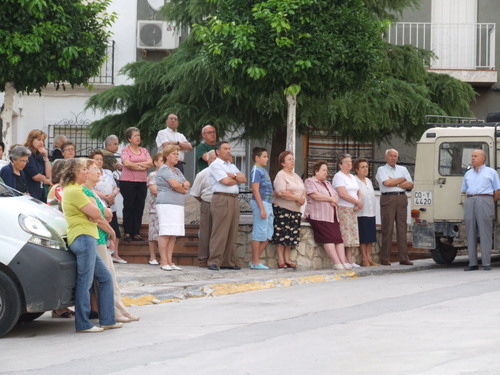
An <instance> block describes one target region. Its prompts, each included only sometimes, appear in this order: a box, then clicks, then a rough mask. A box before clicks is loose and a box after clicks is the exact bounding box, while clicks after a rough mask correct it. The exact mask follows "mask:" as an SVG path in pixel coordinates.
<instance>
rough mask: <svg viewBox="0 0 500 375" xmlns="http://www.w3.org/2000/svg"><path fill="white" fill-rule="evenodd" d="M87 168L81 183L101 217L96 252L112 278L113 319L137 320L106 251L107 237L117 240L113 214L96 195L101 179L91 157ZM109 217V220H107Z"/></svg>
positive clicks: (118, 320) (122, 320)
mask: <svg viewBox="0 0 500 375" xmlns="http://www.w3.org/2000/svg"><path fill="white" fill-rule="evenodd" d="M87 168H88V170H89V174H88V178H87V181H85V183H84V184H83V191H84V192H85V195H87V196H88V197H89V198H91V201H92V202H93V203H95V204H96V205H97V207H99V210H100V212H101V215H102V217H101V218H100V219H99V220H98V221H97V226H98V232H99V239H98V240H97V253H98V254H99V256H100V257H101V259H102V260H103V262H104V264H106V266H107V267H108V269H109V271H110V272H111V277H112V279H113V290H114V303H115V319H116V321H117V322H121V323H130V322H132V321H137V320H139V318H138V317H136V316H134V315H132V314H131V313H130V312H129V311H128V310H127V308H126V307H125V305H124V304H123V301H122V295H121V292H120V288H119V286H118V282H117V281H116V274H115V266H114V264H113V260H112V259H111V255H110V254H109V253H108V247H107V243H108V238H109V240H110V241H111V242H112V243H114V242H116V241H117V239H116V235H115V231H114V229H113V228H112V227H111V225H110V224H109V223H108V221H109V220H111V217H112V216H113V213H112V212H111V210H110V209H109V208H107V207H105V206H104V205H103V203H102V201H101V200H100V199H99V198H98V197H97V195H96V191H95V190H94V189H95V186H96V184H97V183H98V182H99V181H100V180H101V169H100V168H99V167H98V166H97V163H96V162H95V160H93V159H87ZM108 219H109V220H108Z"/></svg>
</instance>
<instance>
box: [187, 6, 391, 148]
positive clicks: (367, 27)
mask: <svg viewBox="0 0 500 375" xmlns="http://www.w3.org/2000/svg"><path fill="white" fill-rule="evenodd" d="M218 5H219V6H218V7H217V9H216V11H215V13H214V14H213V15H212V16H211V17H210V19H209V23H208V25H207V26H203V25H195V27H194V32H195V33H196V35H197V36H198V38H199V39H200V40H201V41H202V42H203V47H202V52H204V53H205V55H206V57H207V61H208V64H210V65H212V67H213V69H214V71H216V72H218V73H219V76H218V78H219V80H220V81H221V83H222V84H223V85H224V86H225V87H224V89H225V91H227V92H228V93H230V94H231V95H237V96H246V97H248V96H250V95H251V91H259V92H266V93H273V92H276V91H282V92H284V94H285V95H286V100H287V102H288V118H287V143H286V148H287V149H289V150H291V151H292V152H295V136H296V135H295V117H296V103H297V95H298V94H299V92H301V91H302V92H303V93H306V94H308V95H309V96H310V97H311V98H316V99H318V100H321V98H324V97H327V96H329V95H331V93H332V92H335V93H336V94H337V95H338V94H340V93H342V92H344V91H345V90H349V89H350V88H352V87H355V86H359V85H360V84H361V83H363V82H364V81H366V80H369V79H371V78H373V77H374V75H373V72H376V71H377V70H378V67H377V64H378V60H379V56H380V55H381V52H382V38H381V36H380V34H381V33H382V28H381V24H380V22H376V21H375V20H374V19H373V17H372V16H371V15H370V14H369V13H368V12H367V10H366V8H365V6H364V3H363V1H362V0H337V1H334V0H324V1H318V0H292V1H283V0H267V1H257V0H254V1H251V0H240V1H235V0H222V1H219V2H218Z"/></svg>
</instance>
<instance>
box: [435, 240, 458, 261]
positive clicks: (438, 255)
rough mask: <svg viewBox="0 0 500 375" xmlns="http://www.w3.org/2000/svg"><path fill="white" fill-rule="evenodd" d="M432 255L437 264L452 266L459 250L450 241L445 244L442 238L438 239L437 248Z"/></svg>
mask: <svg viewBox="0 0 500 375" xmlns="http://www.w3.org/2000/svg"><path fill="white" fill-rule="evenodd" d="M446 240H447V239H446ZM431 255H432V259H434V262H436V263H437V264H450V263H451V262H453V260H455V257H456V256H457V248H455V247H453V245H452V244H451V243H450V242H449V241H448V240H447V242H443V241H441V238H440V237H436V248H435V249H433V250H431Z"/></svg>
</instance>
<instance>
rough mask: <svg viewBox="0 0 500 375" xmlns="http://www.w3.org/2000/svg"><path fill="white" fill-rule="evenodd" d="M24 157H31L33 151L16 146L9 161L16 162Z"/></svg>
mask: <svg viewBox="0 0 500 375" xmlns="http://www.w3.org/2000/svg"><path fill="white" fill-rule="evenodd" d="M23 156H31V151H30V149H29V148H28V147H25V146H16V147H14V148H13V149H12V150H10V153H9V159H10V160H11V161H16V160H18V159H19V158H22V157H23Z"/></svg>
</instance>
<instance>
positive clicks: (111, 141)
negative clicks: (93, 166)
mask: <svg viewBox="0 0 500 375" xmlns="http://www.w3.org/2000/svg"><path fill="white" fill-rule="evenodd" d="M119 147H120V141H119V140H118V137H117V136H116V135H114V134H111V135H108V136H107V137H106V139H105V140H104V149H103V150H101V151H102V155H103V157H104V163H103V165H102V167H103V168H104V169H109V170H110V171H111V172H114V171H121V170H122V165H121V164H120V163H118V160H117V159H116V157H117V156H116V153H117V152H118V148H119Z"/></svg>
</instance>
